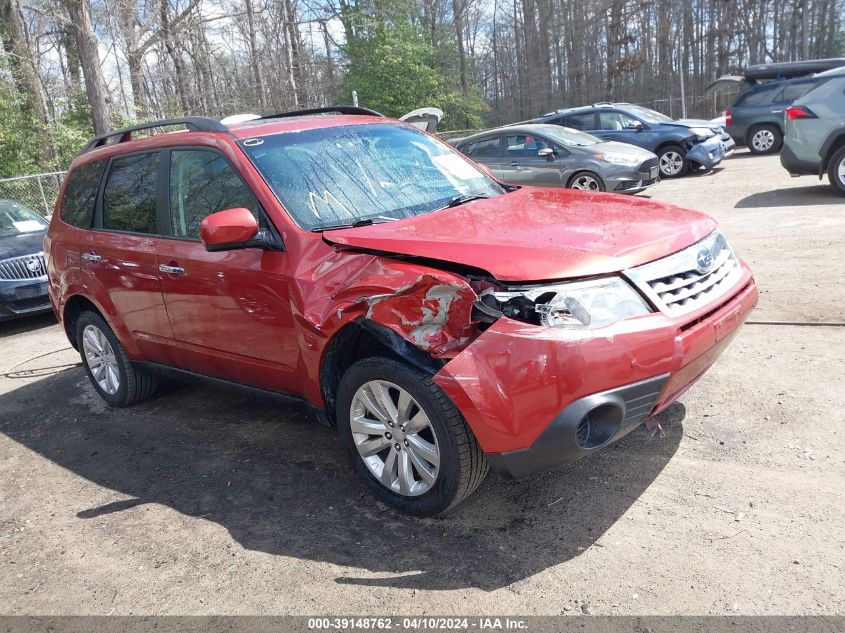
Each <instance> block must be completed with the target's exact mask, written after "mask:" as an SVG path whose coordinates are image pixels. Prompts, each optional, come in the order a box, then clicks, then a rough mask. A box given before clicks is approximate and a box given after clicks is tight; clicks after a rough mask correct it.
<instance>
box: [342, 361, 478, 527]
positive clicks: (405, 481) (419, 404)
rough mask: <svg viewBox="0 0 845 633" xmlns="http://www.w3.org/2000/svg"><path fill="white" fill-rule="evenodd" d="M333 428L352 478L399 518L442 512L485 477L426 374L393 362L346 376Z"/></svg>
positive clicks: (365, 364)
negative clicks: (346, 455)
mask: <svg viewBox="0 0 845 633" xmlns="http://www.w3.org/2000/svg"><path fill="white" fill-rule="evenodd" d="M337 422H338V432H339V433H340V439H341V442H342V443H343V445H344V446H345V447H346V449H347V451H348V452H349V455H350V456H351V457H352V462H353V465H354V468H355V472H356V473H357V474H358V476H359V477H361V478H362V479H363V480H364V483H365V484H366V485H367V487H368V488H369V489H370V491H371V492H372V493H373V494H374V495H375V496H376V497H377V498H378V499H380V500H381V501H383V502H385V503H387V504H388V505H390V506H392V507H394V508H396V509H397V510H399V511H400V512H405V513H408V514H413V515H417V516H431V515H435V514H439V513H441V512H445V511H446V510H448V509H450V508H452V507H454V506H456V505H457V504H459V503H460V502H461V501H463V500H464V499H465V498H466V497H468V496H469V495H470V494H472V492H473V491H474V490H475V489H476V488H477V487H478V486H479V485H480V484H481V482H482V481H483V480H484V477H485V476H486V475H487V470H488V465H487V460H486V459H485V458H484V455H483V453H482V452H481V448H480V447H479V445H478V442H477V441H476V439H475V436H473V434H472V431H471V430H470V429H469V426H468V425H467V423H466V421H465V420H464V418H463V416H462V415H461V414H460V412H459V411H458V409H457V407H455V405H454V404H453V403H452V401H451V400H450V399H449V397H448V396H447V395H446V394H445V393H444V392H443V390H442V389H441V388H440V387H439V386H438V385H437V384H436V383H435V382H434V381H433V380H431V377H430V376H429V375H427V374H425V373H423V372H421V371H418V370H416V369H412V368H410V367H407V366H405V365H402V364H400V363H398V362H396V361H393V360H390V359H387V358H366V359H364V360H360V361H358V362H357V363H355V364H354V365H352V367H350V368H349V369H348V370H347V371H346V373H345V374H344V376H343V378H342V379H341V381H340V386H339V388H338V394H337Z"/></svg>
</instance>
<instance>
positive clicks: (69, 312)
mask: <svg viewBox="0 0 845 633" xmlns="http://www.w3.org/2000/svg"><path fill="white" fill-rule="evenodd" d="M89 311H90V312H94V313H96V314H97V315H98V316H99V317H100V318H101V319H103V321H105V322H106V323H108V319H107V318H106V315H105V313H104V312H103V311H102V310H101V309H100V308H99V306H97V305H96V304H95V303H94V302H93V301H91V299H89V298H88V297H85V296H84V295H80V294H75V295H72V296H70V297H69V298H68V299H67V300H66V301H65V304H64V306H63V308H62V325H63V326H64V329H65V334H66V335H67V338H68V340H69V341H70V344H71V345H73V348H74V349H75V350H79V341H77V340H76V324H77V323H78V322H79V317H80V316H81V315H82V313H83V312H89Z"/></svg>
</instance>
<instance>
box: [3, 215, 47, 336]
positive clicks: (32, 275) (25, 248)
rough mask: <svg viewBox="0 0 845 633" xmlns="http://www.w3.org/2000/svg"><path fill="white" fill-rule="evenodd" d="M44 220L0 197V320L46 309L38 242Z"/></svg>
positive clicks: (42, 230) (40, 238)
mask: <svg viewBox="0 0 845 633" xmlns="http://www.w3.org/2000/svg"><path fill="white" fill-rule="evenodd" d="M46 233H47V222H46V221H45V220H44V219H43V218H42V217H41V216H40V215H38V214H37V213H35V211H32V210H30V209H27V208H26V207H25V206H23V205H21V204H18V203H17V202H12V201H11V200H0V321H5V320H8V319H15V318H18V317H23V316H27V315H30V314H37V313H39V312H49V311H50V300H49V298H48V296H47V269H46V267H45V265H44V253H43V247H42V243H43V241H44V236H45V235H46Z"/></svg>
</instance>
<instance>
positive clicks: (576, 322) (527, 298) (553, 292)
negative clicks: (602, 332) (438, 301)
mask: <svg viewBox="0 0 845 633" xmlns="http://www.w3.org/2000/svg"><path fill="white" fill-rule="evenodd" d="M479 301H480V302H481V303H482V304H483V307H484V308H493V309H495V310H498V311H499V312H501V313H502V314H503V315H505V316H508V317H510V318H513V319H517V320H519V321H525V322H528V323H535V324H537V325H544V326H546V327H555V328H567V329H582V330H583V329H590V330H594V329H596V328H600V327H605V326H608V325H611V324H612V323H616V322H617V321H621V320H622V319H627V318H629V317H635V316H640V315H643V314H648V313H649V312H651V309H650V308H649V307H648V304H646V302H645V301H644V300H643V298H642V297H641V296H640V295H639V294H638V293H637V291H636V290H634V289H633V288H632V287H631V286H630V285H629V284H628V283H627V282H625V281H624V280H623V279H622V278H621V277H605V278H603V279H592V280H590V281H577V282H570V283H561V284H554V285H548V286H535V287H532V288H526V289H524V290H514V289H508V290H506V291H501V292H500V291H496V290H486V291H484V292H482V293H481V294H480V295H479Z"/></svg>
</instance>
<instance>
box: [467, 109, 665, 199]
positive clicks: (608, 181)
mask: <svg viewBox="0 0 845 633" xmlns="http://www.w3.org/2000/svg"><path fill="white" fill-rule="evenodd" d="M450 142H451V143H452V144H453V145H454V146H455V147H456V148H457V149H458V150H460V151H461V152H463V153H464V154H466V155H467V156H469V157H470V158H471V159H472V160H474V161H476V162H477V163H480V164H482V165H485V166H487V167H488V168H489V169H490V171H492V172H493V175H494V176H496V177H497V178H499V179H500V180H502V181H503V182H507V183H513V184H516V185H535V186H541V187H569V188H572V189H583V190H588V191H612V192H616V193H637V192H639V191H642V190H643V189H646V188H647V187H651V186H652V185H654V184H656V183H657V182H658V181H659V174H658V166H657V156H656V155H655V154H653V153H652V152H649V151H648V150H645V149H642V148H640V147H636V146H635V145H628V144H626V143H616V142H613V141H603V140H601V139H599V138H596V137H595V136H592V135H590V134H586V133H585V132H579V131H577V130H572V129H569V128H565V127H560V126H559V125H543V124H526V125H511V126H506V127H500V128H497V129H495V130H488V131H486V132H481V133H480V134H475V135H473V136H469V137H466V138H461V139H457V140H454V141H450Z"/></svg>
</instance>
